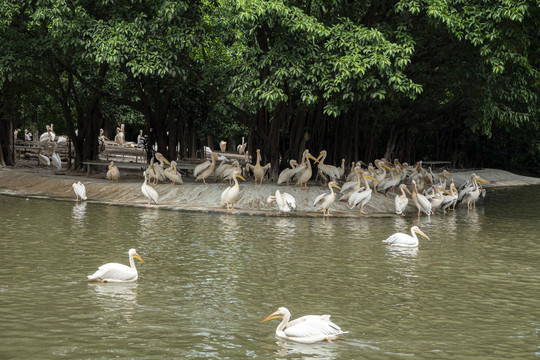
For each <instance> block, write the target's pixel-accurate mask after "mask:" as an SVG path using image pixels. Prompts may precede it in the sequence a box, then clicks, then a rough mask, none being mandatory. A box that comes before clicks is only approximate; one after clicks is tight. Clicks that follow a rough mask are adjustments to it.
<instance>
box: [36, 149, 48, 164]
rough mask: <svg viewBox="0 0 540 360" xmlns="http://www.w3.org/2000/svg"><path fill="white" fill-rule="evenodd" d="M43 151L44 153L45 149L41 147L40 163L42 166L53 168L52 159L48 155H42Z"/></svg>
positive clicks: (39, 151)
mask: <svg viewBox="0 0 540 360" xmlns="http://www.w3.org/2000/svg"><path fill="white" fill-rule="evenodd" d="M42 151H43V148H41V147H40V148H39V149H38V162H39V163H40V164H41V165H45V166H51V159H49V157H48V156H47V155H44V154H42V153H41V152H42Z"/></svg>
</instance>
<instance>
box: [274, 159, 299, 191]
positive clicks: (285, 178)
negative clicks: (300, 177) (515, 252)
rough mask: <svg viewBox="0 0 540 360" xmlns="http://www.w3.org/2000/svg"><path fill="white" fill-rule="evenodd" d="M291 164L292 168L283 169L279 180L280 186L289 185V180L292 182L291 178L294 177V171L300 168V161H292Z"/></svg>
mask: <svg viewBox="0 0 540 360" xmlns="http://www.w3.org/2000/svg"><path fill="white" fill-rule="evenodd" d="M289 164H290V165H291V167H290V168H286V169H283V171H282V172H280V173H279V177H278V180H277V184H278V185H280V184H283V183H286V184H287V185H289V180H291V178H292V177H293V176H294V173H293V170H294V169H296V168H297V167H298V161H296V160H294V159H291V160H289Z"/></svg>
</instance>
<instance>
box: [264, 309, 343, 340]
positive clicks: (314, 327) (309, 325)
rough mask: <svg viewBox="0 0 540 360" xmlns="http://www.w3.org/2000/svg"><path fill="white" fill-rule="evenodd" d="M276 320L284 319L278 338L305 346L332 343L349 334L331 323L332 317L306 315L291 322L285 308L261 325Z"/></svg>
mask: <svg viewBox="0 0 540 360" xmlns="http://www.w3.org/2000/svg"><path fill="white" fill-rule="evenodd" d="M275 319H283V320H282V321H281V323H280V324H279V325H278V327H277V329H276V336H277V337H279V338H282V339H285V340H292V341H296V342H299V343H304V344H312V343H315V342H319V341H328V342H332V341H333V340H336V339H338V338H339V336H340V335H342V334H347V333H348V331H343V330H341V328H340V327H339V326H337V325H336V324H334V323H333V322H332V321H330V315H306V316H302V317H300V318H298V319H295V320H293V321H291V322H289V320H290V319H291V313H290V312H289V310H288V309H287V308H284V307H280V308H279V309H277V311H275V312H273V313H271V314H270V315H268V316H267V317H265V318H264V319H262V320H261V323H264V322H267V321H270V320H275Z"/></svg>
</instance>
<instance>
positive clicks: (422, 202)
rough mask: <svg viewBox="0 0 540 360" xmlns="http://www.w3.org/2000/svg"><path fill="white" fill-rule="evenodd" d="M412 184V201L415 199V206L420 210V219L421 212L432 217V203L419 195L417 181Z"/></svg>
mask: <svg viewBox="0 0 540 360" xmlns="http://www.w3.org/2000/svg"><path fill="white" fill-rule="evenodd" d="M412 184H413V193H412V199H413V202H414V205H416V208H417V209H418V217H420V212H421V211H423V212H425V213H426V215H427V216H430V215H431V213H432V211H431V203H430V202H429V200H428V199H427V198H426V197H425V196H424V195H422V194H419V193H418V187H417V186H416V181H414V180H413V181H412Z"/></svg>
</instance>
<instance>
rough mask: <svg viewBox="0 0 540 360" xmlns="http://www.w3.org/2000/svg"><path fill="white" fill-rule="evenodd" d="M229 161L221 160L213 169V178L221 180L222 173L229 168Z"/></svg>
mask: <svg viewBox="0 0 540 360" xmlns="http://www.w3.org/2000/svg"><path fill="white" fill-rule="evenodd" d="M228 161H229V160H226V159H225V160H221V164H219V166H218V167H217V168H215V169H214V176H215V177H216V178H221V177H222V175H223V172H224V171H225V169H226V168H227V167H229V164H227V162H228Z"/></svg>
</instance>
